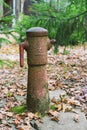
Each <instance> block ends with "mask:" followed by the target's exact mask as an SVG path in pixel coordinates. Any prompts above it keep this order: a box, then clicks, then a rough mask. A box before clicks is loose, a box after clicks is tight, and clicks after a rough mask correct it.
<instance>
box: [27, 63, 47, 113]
mask: <svg viewBox="0 0 87 130" xmlns="http://www.w3.org/2000/svg"><path fill="white" fill-rule="evenodd" d="M27 109H28V110H29V111H31V112H39V113H42V114H44V113H45V112H46V111H48V109H49V93H48V83H47V71H46V66H45V65H43V66H33V67H32V66H30V67H29V69H28V86H27Z"/></svg>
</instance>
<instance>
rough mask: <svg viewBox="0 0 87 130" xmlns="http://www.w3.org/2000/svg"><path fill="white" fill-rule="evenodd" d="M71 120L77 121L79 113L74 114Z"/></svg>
mask: <svg viewBox="0 0 87 130" xmlns="http://www.w3.org/2000/svg"><path fill="white" fill-rule="evenodd" d="M73 120H74V121H75V122H77V123H78V122H79V115H77V114H75V115H74V118H73Z"/></svg>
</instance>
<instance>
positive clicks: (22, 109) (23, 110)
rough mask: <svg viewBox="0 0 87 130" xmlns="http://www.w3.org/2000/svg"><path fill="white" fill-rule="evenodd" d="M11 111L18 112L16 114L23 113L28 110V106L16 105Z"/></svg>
mask: <svg viewBox="0 0 87 130" xmlns="http://www.w3.org/2000/svg"><path fill="white" fill-rule="evenodd" d="M11 111H12V112H14V113H16V114H21V113H23V112H25V111H26V106H25V105H21V106H16V107H13V108H12V109H11Z"/></svg>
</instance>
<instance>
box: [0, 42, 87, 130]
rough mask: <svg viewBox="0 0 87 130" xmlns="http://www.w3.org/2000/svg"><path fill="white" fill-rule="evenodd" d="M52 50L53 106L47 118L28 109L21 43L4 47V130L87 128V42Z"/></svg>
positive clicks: (0, 58) (0, 70)
mask: <svg viewBox="0 0 87 130" xmlns="http://www.w3.org/2000/svg"><path fill="white" fill-rule="evenodd" d="M63 50H64V48H63V47H59V53H58V54H57V55H55V54H54V52H53V48H52V49H51V50H50V51H48V65H47V75H48V83H49V95H50V110H49V112H48V114H47V115H46V116H45V117H44V118H40V115H39V114H38V113H31V112H28V111H26V110H25V105H24V104H26V91H27V89H26V88H27V87H26V86H27V62H26V55H25V64H24V67H23V68H21V67H20V64H19V46H18V45H16V44H10V45H3V46H2V48H1V49H0V92H1V93H0V130H25V129H26V130H46V129H47V130H58V128H59V129H61V130H65V129H66V130H70V129H73V130H78V129H79V130H87V125H86V122H87V46H86V47H85V49H84V47H83V46H76V47H73V48H69V47H68V48H67V51H66V52H65V54H64V53H63Z"/></svg>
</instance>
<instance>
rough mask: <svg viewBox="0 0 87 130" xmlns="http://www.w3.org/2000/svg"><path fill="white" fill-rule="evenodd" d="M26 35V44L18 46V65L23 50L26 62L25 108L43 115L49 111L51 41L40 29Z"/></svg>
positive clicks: (28, 31)
mask: <svg viewBox="0 0 87 130" xmlns="http://www.w3.org/2000/svg"><path fill="white" fill-rule="evenodd" d="M26 35H27V41H28V42H27V43H23V44H22V45H20V56H21V58H20V59H21V60H20V62H21V63H20V65H21V66H22V67H23V63H24V58H23V57H24V56H23V55H24V49H25V50H26V51H27V62H28V83H27V108H28V110H29V111H32V112H40V113H45V111H48V109H49V93H48V83H47V70H46V65H47V50H48V49H49V48H50V44H51V43H53V41H50V40H49V38H48V31H47V30H46V29H44V28H41V27H33V28H30V29H29V30H27V32H26Z"/></svg>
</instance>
